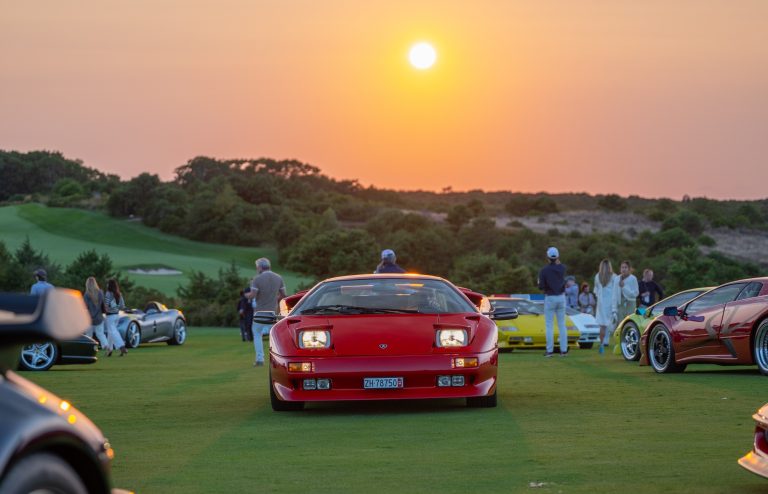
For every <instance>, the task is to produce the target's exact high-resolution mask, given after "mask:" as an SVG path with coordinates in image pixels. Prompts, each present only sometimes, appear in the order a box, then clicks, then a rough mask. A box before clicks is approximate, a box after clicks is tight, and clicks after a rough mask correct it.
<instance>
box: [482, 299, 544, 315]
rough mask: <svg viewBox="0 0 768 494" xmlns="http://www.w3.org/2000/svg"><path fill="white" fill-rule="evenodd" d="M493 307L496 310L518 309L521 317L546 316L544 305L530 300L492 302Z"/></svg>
mask: <svg viewBox="0 0 768 494" xmlns="http://www.w3.org/2000/svg"><path fill="white" fill-rule="evenodd" d="M491 305H492V306H493V309H494V310H499V309H517V313H518V314H520V315H536V316H538V315H541V314H544V304H542V303H539V302H532V301H530V300H491Z"/></svg>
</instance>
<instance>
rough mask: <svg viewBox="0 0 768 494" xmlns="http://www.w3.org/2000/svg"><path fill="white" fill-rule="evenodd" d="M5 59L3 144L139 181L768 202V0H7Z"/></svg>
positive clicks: (0, 85) (2, 36)
mask: <svg viewBox="0 0 768 494" xmlns="http://www.w3.org/2000/svg"><path fill="white" fill-rule="evenodd" d="M418 41H427V42H429V43H431V44H432V46H434V48H435V50H436V51H437V62H436V63H435V65H434V66H433V67H432V68H430V69H427V70H416V69H415V68H414V67H412V66H411V65H410V64H409V62H408V50H409V48H410V46H412V45H413V44H414V43H416V42H418ZM0 61H1V62H2V70H1V71H0V149H5V150H18V151H29V150H34V149H48V150H58V151H61V152H63V153H64V154H65V155H66V156H67V157H70V158H78V159H82V160H83V161H84V163H85V164H86V165H88V166H91V167H95V168H98V169H100V170H103V171H107V172H111V173H117V174H119V175H120V176H121V177H123V178H130V177H133V176H135V175H137V174H139V173H141V172H143V171H150V172H153V173H158V174H159V175H160V176H161V177H162V178H163V179H171V178H172V177H173V169H174V168H175V167H177V166H179V165H182V164H184V163H185V162H186V161H187V160H188V159H190V158H192V157H194V156H197V155H207V156H212V157H216V158H222V159H224V158H258V157H262V156H264V157H270V158H276V159H284V158H294V159H298V160H301V161H303V162H307V163H310V164H313V165H316V166H318V167H320V168H321V169H322V171H323V172H324V173H326V174H328V175H330V176H332V177H336V178H344V179H359V180H360V181H361V183H363V184H364V185H369V184H373V185H376V186H379V187H387V188H397V189H418V188H421V189H432V190H440V189H442V188H443V187H446V186H452V187H453V188H454V190H469V189H475V188H482V189H485V190H515V191H524V192H537V191H547V192H568V191H574V192H582V191H586V192H589V193H593V194H597V193H618V194H622V195H629V194H638V195H641V196H647V197H662V196H665V197H672V198H680V197H681V196H682V195H683V194H689V195H692V196H708V197H716V198H765V197H768V193H766V187H765V183H766V180H765V179H766V178H768V162H767V160H766V154H768V1H762V0H752V1H750V0H727V1H707V0H691V1H674V0H643V1H638V0H604V1H600V0H593V1H586V0H585V1H579V0H561V1H554V0H552V1H548V0H537V1H532V0H531V1H512V0H509V1H506V0H498V1H446V0H434V1H395V0H386V1H378V0H350V1H341V0H323V1H317V0H291V1H258V0H221V1H197V0H173V1H171V0H125V1H111V0H92V1H91V0H79V1H78V0H71V1H65V2H62V1H59V0H50V1H21V0H0Z"/></svg>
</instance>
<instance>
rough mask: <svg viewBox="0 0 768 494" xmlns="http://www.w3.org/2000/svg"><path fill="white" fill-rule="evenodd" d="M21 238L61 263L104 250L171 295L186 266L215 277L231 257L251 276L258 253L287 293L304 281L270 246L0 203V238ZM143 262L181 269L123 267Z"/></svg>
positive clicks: (13, 243)
mask: <svg viewBox="0 0 768 494" xmlns="http://www.w3.org/2000/svg"><path fill="white" fill-rule="evenodd" d="M27 237H28V238H29V239H30V242H31V243H32V245H33V246H34V248H35V249H38V250H42V251H43V252H44V253H45V254H47V255H48V256H49V257H50V258H51V260H53V261H56V262H58V263H60V264H62V265H63V266H66V265H67V264H69V263H70V262H72V261H73V260H74V259H75V258H76V257H77V256H78V255H79V254H80V253H82V252H83V251H86V250H89V249H95V250H96V251H97V252H98V253H99V254H104V253H106V254H109V256H110V258H111V259H112V262H113V263H114V266H115V267H116V268H118V269H120V270H124V271H125V274H126V276H127V277H128V278H130V279H132V280H134V281H135V282H136V283H138V284H139V285H143V286H147V287H150V288H155V289H157V290H160V291H161V292H163V293H166V294H168V295H175V294H176V289H177V288H178V286H179V285H185V284H186V283H187V282H188V280H189V278H188V277H189V274H190V273H191V271H192V270H197V271H202V272H203V273H205V274H206V275H208V276H212V277H216V276H218V271H219V269H221V268H226V267H227V266H228V265H229V264H230V263H231V262H233V261H234V263H235V265H236V266H237V267H238V268H239V269H240V271H241V274H242V276H244V277H250V276H253V275H254V274H255V271H254V265H253V261H254V260H256V259H257V258H259V257H262V256H265V257H268V258H269V259H271V260H272V261H273V265H274V269H275V271H276V272H278V273H280V274H281V275H283V277H284V279H285V283H286V286H287V288H288V290H289V292H290V291H293V290H295V289H296V287H297V286H298V285H299V283H301V282H302V281H304V278H303V277H301V276H299V275H297V274H295V273H291V272H287V271H284V270H283V269H282V267H281V266H280V265H279V263H277V262H276V261H277V252H276V251H275V249H273V248H271V247H257V248H250V247H235V246H231V245H222V244H210V243H205V242H195V241H192V240H187V239H183V238H180V237H175V236H173V235H167V234H165V233H162V232H160V231H158V230H155V229H153V228H148V227H146V226H144V225H142V224H141V223H140V222H138V221H127V220H118V219H114V218H110V217H108V216H106V215H104V214H102V213H97V212H91V211H84V210H80V209H66V208H47V207H45V206H42V205H39V204H24V205H21V206H6V207H2V208H0V240H2V241H3V242H5V244H6V246H7V247H8V248H9V249H11V250H13V249H15V248H17V247H18V246H19V245H21V243H22V242H24V240H25V239H26V238H27ZM148 265H151V266H165V267H169V268H173V269H177V270H179V271H181V272H182V274H180V275H163V276H157V275H141V274H130V273H128V272H127V269H128V268H129V267H134V266H148ZM30 284H31V281H30Z"/></svg>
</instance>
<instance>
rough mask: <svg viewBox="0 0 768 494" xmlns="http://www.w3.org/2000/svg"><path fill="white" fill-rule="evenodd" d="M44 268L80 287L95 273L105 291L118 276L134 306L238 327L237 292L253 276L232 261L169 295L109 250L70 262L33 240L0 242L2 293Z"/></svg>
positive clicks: (55, 279)
mask: <svg viewBox="0 0 768 494" xmlns="http://www.w3.org/2000/svg"><path fill="white" fill-rule="evenodd" d="M39 268H42V269H45V271H46V273H47V275H48V281H49V282H50V283H51V284H53V285H54V286H56V287H61V288H72V289H74V290H79V291H81V292H82V291H84V289H85V280H86V279H87V278H88V277H89V276H93V277H95V278H96V280H97V282H98V283H99V286H100V287H101V288H102V290H103V289H105V287H106V285H107V280H108V279H109V278H115V279H117V280H118V283H119V284H120V289H121V292H122V293H123V296H124V298H125V303H126V305H127V306H128V307H129V308H138V309H144V307H145V305H146V303H147V302H149V301H151V300H157V301H160V302H163V303H164V304H166V305H167V306H168V307H174V308H182V309H183V310H184V313H185V315H186V317H187V319H188V320H189V321H190V323H191V324H195V325H198V326H236V325H237V324H238V321H237V318H238V314H237V311H236V309H235V306H236V304H237V299H238V293H239V290H242V289H243V287H245V286H247V285H248V280H247V279H246V278H243V277H240V273H239V272H238V270H237V268H236V267H235V266H234V264H232V265H230V266H229V267H228V268H227V269H221V270H219V275H218V277H217V278H210V277H208V276H206V275H204V274H203V273H201V272H197V271H193V272H192V274H191V276H190V281H189V282H188V283H187V285H185V286H180V287H179V289H178V290H177V296H176V297H169V296H167V295H165V294H163V293H161V292H159V291H158V290H155V289H152V288H147V287H143V286H139V285H136V284H135V283H133V282H132V281H131V280H129V279H127V278H125V277H124V276H122V274H121V273H120V272H119V271H117V270H116V269H114V266H113V264H112V259H111V258H110V257H109V255H108V254H99V253H98V252H96V250H93V249H91V250H87V251H84V252H81V253H80V255H78V256H77V258H76V259H75V260H74V261H72V262H71V263H70V264H68V265H67V266H61V265H59V264H58V263H56V262H54V261H52V260H51V259H50V257H49V256H48V255H47V254H46V253H45V252H43V251H42V250H36V249H35V248H34V247H33V246H32V244H31V243H30V241H29V240H26V241H25V242H24V243H22V244H21V245H20V246H19V247H18V248H17V249H16V250H15V251H13V252H12V251H10V250H9V249H8V247H7V246H6V245H5V243H4V242H2V241H0V292H29V290H30V287H31V286H32V284H33V283H34V282H35V279H34V277H33V274H32V273H33V272H34V271H35V270H37V269H39Z"/></svg>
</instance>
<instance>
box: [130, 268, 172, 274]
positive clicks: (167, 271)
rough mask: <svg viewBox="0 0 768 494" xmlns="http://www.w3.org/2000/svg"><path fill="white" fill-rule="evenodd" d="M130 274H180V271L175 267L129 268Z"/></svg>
mask: <svg viewBox="0 0 768 494" xmlns="http://www.w3.org/2000/svg"><path fill="white" fill-rule="evenodd" d="M128 272H129V273H131V274H150V275H156V276H172V275H177V274H181V271H179V270H177V269H167V268H157V269H129V270H128Z"/></svg>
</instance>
